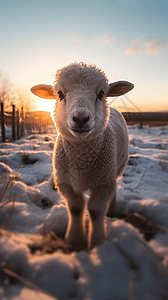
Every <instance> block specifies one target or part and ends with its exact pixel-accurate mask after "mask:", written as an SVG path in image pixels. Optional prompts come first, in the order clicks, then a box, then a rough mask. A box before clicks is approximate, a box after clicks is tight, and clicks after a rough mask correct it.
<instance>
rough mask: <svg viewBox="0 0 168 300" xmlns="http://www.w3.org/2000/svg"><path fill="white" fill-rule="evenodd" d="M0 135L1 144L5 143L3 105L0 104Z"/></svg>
mask: <svg viewBox="0 0 168 300" xmlns="http://www.w3.org/2000/svg"><path fill="white" fill-rule="evenodd" d="M1 133H2V142H5V122H4V104H3V103H1Z"/></svg>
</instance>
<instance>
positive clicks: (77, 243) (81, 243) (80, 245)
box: [66, 238, 87, 251]
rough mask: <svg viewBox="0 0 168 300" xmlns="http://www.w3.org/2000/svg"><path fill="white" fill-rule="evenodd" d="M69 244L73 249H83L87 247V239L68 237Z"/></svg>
mask: <svg viewBox="0 0 168 300" xmlns="http://www.w3.org/2000/svg"><path fill="white" fill-rule="evenodd" d="M66 242H67V244H68V245H69V247H70V249H71V250H73V251H82V250H86V249H87V241H86V240H79V239H75V240H70V239H68V238H67V239H66Z"/></svg>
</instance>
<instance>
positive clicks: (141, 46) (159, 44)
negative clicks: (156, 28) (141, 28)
mask: <svg viewBox="0 0 168 300" xmlns="http://www.w3.org/2000/svg"><path fill="white" fill-rule="evenodd" d="M167 46H168V41H165V40H164V41H162V40H161V39H160V38H150V37H149V38H147V37H145V38H142V39H137V40H136V41H135V43H134V45H133V47H131V48H129V49H128V50H127V53H129V54H137V53H140V54H141V53H142V54H159V53H161V52H162V50H163V49H164V48H165V47H167Z"/></svg>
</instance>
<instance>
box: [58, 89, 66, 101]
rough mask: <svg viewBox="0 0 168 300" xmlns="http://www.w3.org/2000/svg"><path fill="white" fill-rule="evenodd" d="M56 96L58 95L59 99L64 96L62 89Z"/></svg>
mask: <svg viewBox="0 0 168 300" xmlns="http://www.w3.org/2000/svg"><path fill="white" fill-rule="evenodd" d="M58 96H59V98H60V100H63V99H64V98H65V96H64V94H63V92H62V91H59V92H58Z"/></svg>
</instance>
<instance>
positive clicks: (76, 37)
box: [72, 34, 83, 43]
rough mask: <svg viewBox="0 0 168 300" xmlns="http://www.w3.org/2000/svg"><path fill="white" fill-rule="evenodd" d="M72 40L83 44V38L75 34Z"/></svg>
mask: <svg viewBox="0 0 168 300" xmlns="http://www.w3.org/2000/svg"><path fill="white" fill-rule="evenodd" d="M72 39H73V40H74V41H75V42H77V43H83V38H82V37H81V35H79V34H75V35H73V36H72Z"/></svg>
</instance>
